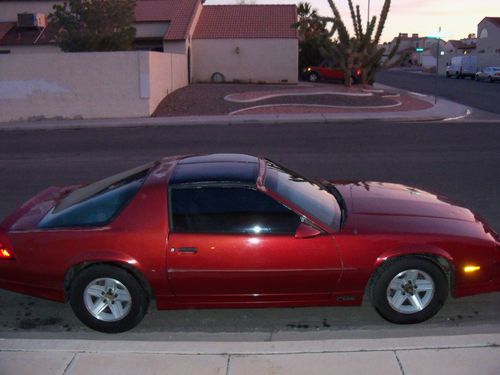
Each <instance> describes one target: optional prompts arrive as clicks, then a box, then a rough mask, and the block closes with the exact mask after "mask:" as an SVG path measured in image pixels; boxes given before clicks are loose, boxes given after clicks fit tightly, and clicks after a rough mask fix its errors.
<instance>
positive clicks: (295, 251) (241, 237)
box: [166, 185, 342, 304]
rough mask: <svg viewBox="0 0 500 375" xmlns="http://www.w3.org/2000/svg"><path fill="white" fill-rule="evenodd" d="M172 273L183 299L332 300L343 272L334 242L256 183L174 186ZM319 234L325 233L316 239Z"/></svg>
mask: <svg viewBox="0 0 500 375" xmlns="http://www.w3.org/2000/svg"><path fill="white" fill-rule="evenodd" d="M169 194H170V200H169V202H170V234H169V239H168V249H167V270H166V272H167V275H168V278H169V280H170V283H171V285H172V287H173V291H174V294H175V297H176V300H178V301H179V302H182V301H183V300H184V301H196V303H200V304H203V303H209V302H222V301H223V302H225V303H231V302H234V303H239V302H248V301H254V302H258V301H307V300H309V301H311V300H325V299H328V298H329V296H330V294H331V292H332V291H333V290H334V288H335V285H336V283H337V281H338V279H339V277H340V275H341V271H342V267H341V261H340V257H339V253H338V251H337V248H336V244H335V240H334V238H333V237H332V236H331V235H329V234H326V233H322V232H320V231H317V233H315V234H316V235H313V236H310V237H308V238H296V236H295V233H296V230H297V228H298V227H299V225H304V224H303V223H302V222H303V221H304V218H301V217H300V216H299V215H297V214H296V213H295V212H294V211H292V210H290V209H289V208H287V207H285V206H283V205H281V204H280V203H279V202H277V201H275V200H274V199H273V198H271V197H270V196H268V195H266V194H264V193H263V192H261V191H259V190H256V189H255V188H253V187H250V186H234V185H219V186H214V185H210V186H201V187H200V186H196V187H189V186H188V187H182V188H172V189H171V190H170V192H169ZM318 233H319V234H318Z"/></svg>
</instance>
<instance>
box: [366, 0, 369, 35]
mask: <svg viewBox="0 0 500 375" xmlns="http://www.w3.org/2000/svg"><path fill="white" fill-rule="evenodd" d="M368 26H370V0H368V17H367V18H366V28H367V29H368Z"/></svg>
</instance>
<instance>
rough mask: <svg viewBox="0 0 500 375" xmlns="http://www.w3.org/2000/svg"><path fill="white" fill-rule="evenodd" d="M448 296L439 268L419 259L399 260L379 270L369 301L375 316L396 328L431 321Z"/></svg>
mask: <svg viewBox="0 0 500 375" xmlns="http://www.w3.org/2000/svg"><path fill="white" fill-rule="evenodd" d="M447 296H448V281H447V278H446V275H445V274H444V272H443V271H442V270H441V268H440V267H439V266H437V265H435V264H434V263H433V262H431V261H429V260H426V259H422V258H401V259H398V260H395V261H393V262H390V263H388V264H387V265H383V266H381V267H380V268H379V269H378V270H377V271H376V273H375V274H374V276H373V279H372V284H371V290H370V297H371V300H372V304H373V306H374V307H375V309H376V310H377V312H378V313H379V314H380V315H381V316H382V317H383V318H384V319H386V320H388V321H390V322H393V323H398V324H411V323H419V322H423V321H425V320H427V319H429V318H431V317H433V316H434V315H435V314H436V313H437V312H438V311H439V310H440V309H441V307H442V306H443V304H444V302H445V301H446V298H447Z"/></svg>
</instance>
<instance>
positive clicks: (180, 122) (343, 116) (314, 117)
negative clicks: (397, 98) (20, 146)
mask: <svg viewBox="0 0 500 375" xmlns="http://www.w3.org/2000/svg"><path fill="white" fill-rule="evenodd" d="M383 88H388V87H387V86H383ZM390 89H391V90H393V91H402V90H398V89H394V88H390ZM413 95H420V98H421V99H424V100H426V101H429V102H434V97H430V96H426V95H421V94H417V93H413ZM470 114H471V110H470V109H469V108H468V107H467V106H464V105H461V104H458V103H454V102H450V101H448V100H445V99H441V98H438V101H437V104H435V105H433V107H431V108H428V109H424V110H416V111H405V112H346V113H307V114H286V113H283V114H255V115H220V116H178V117H146V118H119V119H92V120H61V119H54V120H40V121H19V122H8V123H0V132H1V131H19V130H74V129H101V128H134V127H146V126H147V127H160V126H198V125H223V126H224V125H225V126H227V125H240V124H284V123H287V124H289V123H304V124H314V123H318V124H322V123H331V122H338V121H360V120H374V121H393V122H398V121H399V122H400V121H443V120H445V121H450V122H452V120H457V119H463V118H466V117H467V116H469V115H470Z"/></svg>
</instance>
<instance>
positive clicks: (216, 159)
mask: <svg viewBox="0 0 500 375" xmlns="http://www.w3.org/2000/svg"><path fill="white" fill-rule="evenodd" d="M258 175H259V158H257V157H255V156H251V155H245V154H208V155H195V156H187V157H185V158H182V159H180V160H179V161H178V162H177V165H176V166H175V169H174V172H173V173H172V176H171V177H170V181H169V185H171V186H172V185H179V184H192V183H214V182H236V183H244V184H255V183H256V181H257V177H258Z"/></svg>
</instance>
